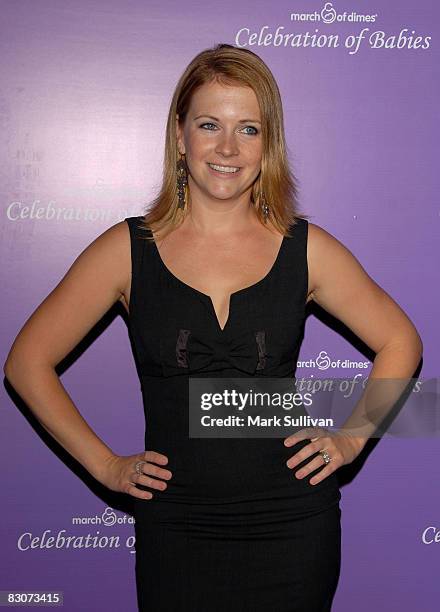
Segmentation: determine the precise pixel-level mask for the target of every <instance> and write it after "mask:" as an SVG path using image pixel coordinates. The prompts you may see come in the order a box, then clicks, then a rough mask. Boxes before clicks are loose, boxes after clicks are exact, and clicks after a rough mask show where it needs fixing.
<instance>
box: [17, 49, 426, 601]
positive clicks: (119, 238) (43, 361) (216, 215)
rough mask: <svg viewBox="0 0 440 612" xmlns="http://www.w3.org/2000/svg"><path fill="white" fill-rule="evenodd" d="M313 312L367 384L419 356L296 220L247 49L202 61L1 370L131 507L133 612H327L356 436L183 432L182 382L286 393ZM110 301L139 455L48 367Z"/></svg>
mask: <svg viewBox="0 0 440 612" xmlns="http://www.w3.org/2000/svg"><path fill="white" fill-rule="evenodd" d="M312 299H313V300H315V301H316V302H317V303H318V304H320V305H321V306H322V307H323V308H325V309H326V310H328V311H329V312H331V313H332V314H333V315H334V316H336V317H338V318H339V319H340V320H341V321H343V322H344V323H345V324H346V325H347V326H348V327H349V328H351V329H352V330H353V331H354V332H355V333H356V334H357V335H358V336H359V337H360V338H361V339H362V340H363V341H364V342H365V343H366V344H367V345H368V346H369V347H370V348H371V349H372V350H374V351H375V352H376V358H375V361H374V364H373V368H372V371H371V373H370V375H371V377H377V378H392V377H395V378H403V377H408V376H411V375H412V374H413V372H414V370H415V368H416V366H417V364H418V362H419V360H420V357H421V353H422V343H421V340H420V338H419V335H418V333H417V331H416V330H415V328H414V326H413V324H412V323H411V321H410V320H409V319H408V317H407V316H406V315H405V313H404V312H403V311H402V310H401V309H400V307H399V306H398V305H397V304H396V303H395V302H394V301H393V300H392V299H391V298H390V297H389V296H388V295H387V294H386V293H385V292H384V291H383V290H382V289H381V288H380V287H379V286H378V285H377V284H376V283H375V282H374V281H373V280H372V279H371V278H370V277H369V276H368V275H367V274H366V272H365V271H364V270H363V268H362V267H361V265H360V264H359V263H358V261H357V260H356V259H355V257H354V256H353V255H352V254H351V253H350V251H348V249H346V248H345V247H344V246H343V245H342V244H341V243H340V242H339V241H338V240H337V239H336V238H334V237H333V236H331V235H330V234H329V233H327V232H326V231H325V230H324V229H322V228H320V227H319V226H317V225H315V224H312V223H309V222H308V221H307V219H306V217H305V216H304V215H301V214H300V213H299V211H298V210H297V202H296V181H295V180H294V177H293V174H292V173H291V170H290V169H289V165H288V161H287V155H286V146H285V137H284V127H283V114H282V103H281V99H280V94H279V90H278V87H277V84H276V82H275V80H274V77H273V75H272V74H271V72H270V70H269V69H268V67H267V66H266V64H265V63H264V62H263V61H262V60H261V59H260V58H259V57H258V56H257V55H255V54H254V53H252V52H251V51H248V50H245V49H239V48H235V47H233V46H231V45H217V46H216V47H215V48H213V49H208V50H205V51H203V52H201V53H199V54H198V55H197V56H196V57H195V58H194V59H193V60H192V61H191V63H190V64H189V65H188V67H187V68H186V70H185V71H184V73H183V74H182V76H181V78H180V80H179V82H178V84H177V86H176V89H175V92H174V96H173V98H172V102H171V106H170V109H169V115H168V123H167V128H166V148H165V159H164V178H163V185H162V189H161V191H160V193H159V195H158V197H157V198H156V199H155V201H154V202H153V203H152V205H151V206H150V207H149V208H148V210H147V211H146V213H145V215H140V216H139V217H129V218H127V219H125V220H124V221H122V222H121V223H117V224H116V225H114V226H112V227H110V228H109V229H108V230H107V231H106V232H104V233H103V234H102V235H100V236H99V237H98V238H97V239H96V240H95V241H94V242H93V243H92V244H90V246H89V247H88V248H86V249H85V251H84V252H83V253H81V255H80V256H79V257H78V259H77V260H76V261H75V263H74V264H73V266H72V267H71V269H70V270H69V271H68V273H67V274H66V276H65V277H64V278H63V279H62V281H61V282H60V283H59V285H58V286H57V287H56V288H55V290H54V291H53V292H52V293H51V294H50V295H49V296H48V297H47V298H46V299H45V300H44V302H43V303H42V304H41V305H40V306H39V307H38V309H37V310H36V311H35V312H34V314H33V315H32V316H31V317H30V319H29V320H28V321H27V322H26V324H25V325H24V327H23V329H22V330H21V331H20V333H19V335H18V337H17V338H16V340H15V342H14V344H13V347H12V349H11V351H10V354H9V356H8V359H7V362H6V365H5V373H6V376H7V377H8V379H9V380H10V381H11V383H12V384H13V385H14V386H15V387H16V389H17V390H18V392H19V393H21V395H22V396H23V397H24V399H25V400H26V401H27V402H28V403H29V405H30V406H31V408H32V409H33V411H34V412H35V414H36V415H37V417H38V418H39V420H40V421H41V423H42V424H43V425H44V427H45V428H46V429H47V430H48V431H49V432H50V433H51V434H52V435H53V437H54V438H55V439H56V440H57V441H58V442H60V443H61V444H62V445H63V446H64V447H65V448H66V449H67V450H68V451H69V452H70V453H71V454H72V455H73V456H74V457H75V458H76V459H77V460H78V461H80V462H81V463H82V464H83V465H84V466H85V467H86V468H87V469H88V470H89V472H90V473H91V474H92V475H93V476H94V477H95V478H97V479H98V480H99V481H100V482H101V483H103V484H104V485H106V486H107V487H108V488H109V489H111V490H113V491H120V492H124V493H126V494H127V495H129V496H132V497H133V498H134V515H135V519H136V528H135V529H136V584H137V594H138V604H139V610H142V611H147V610H149V611H152V612H159V611H160V612H171V611H173V612H177V611H179V610H183V611H188V612H216V611H221V612H224V611H225V610H228V611H229V612H244V611H245V610H246V611H252V612H259V611H261V612H262V611H264V612H267V610H274V611H276V612H288V611H289V612H291V611H295V612H325V611H328V610H330V609H331V603H332V599H333V596H334V593H335V590H336V586H337V582H338V576H339V572H340V560H341V522H340V515H341V511H340V507H339V500H340V490H339V486H338V479H337V469H338V467H340V466H341V465H344V464H347V463H350V462H351V461H353V459H354V458H355V457H356V456H357V455H358V454H359V453H360V452H361V450H362V448H363V446H364V445H365V442H366V437H356V436H353V435H349V434H348V433H347V435H339V436H331V437H330V436H329V435H327V432H326V431H319V432H317V433H318V435H316V436H313V437H308V438H306V437H304V436H303V438H302V439H299V440H298V439H297V440H295V439H294V438H293V437H290V436H289V438H287V439H282V438H275V437H272V438H252V437H251V438H244V437H243V438H229V439H228V438H194V437H190V436H189V433H188V418H189V415H188V386H189V379H190V378H191V377H231V378H232V377H234V378H238V377H256V376H258V377H275V378H276V377H293V376H294V373H295V365H296V360H297V355H298V352H299V349H300V345H301V339H302V331H303V324H304V319H305V312H306V303H307V302H308V301H310V300H312ZM116 300H121V301H122V302H123V304H124V305H125V307H126V309H127V311H128V313H129V315H128V317H129V329H130V335H131V339H132V341H133V347H134V354H135V358H136V361H137V365H138V371H139V376H140V381H141V386H142V394H143V399H144V408H145V413H146V435H145V449H144V450H141V451H139V452H137V453H135V454H133V455H131V456H128V457H125V456H118V455H116V454H115V453H114V452H113V451H112V450H111V449H110V448H109V447H108V446H107V445H106V444H105V443H104V442H103V441H101V440H100V439H99V438H98V437H97V436H96V434H95V433H94V432H93V431H92V430H91V429H90V427H89V426H88V424H87V423H86V422H85V421H84V419H83V418H82V416H81V415H80V414H79V412H78V411H77V409H76V408H75V406H74V405H73V402H72V401H71V399H70V397H69V396H68V395H67V393H66V391H65V389H64V388H63V386H62V385H61V383H60V380H59V379H58V377H57V376H56V374H55V370H54V368H55V366H56V365H57V363H59V362H60V361H61V360H62V359H63V358H64V357H65V356H66V355H67V354H68V353H69V352H70V351H71V350H72V349H73V348H74V347H75V345H76V344H77V343H78V342H79V341H80V340H81V339H82V338H83V337H84V335H85V334H86V333H87V332H88V331H89V330H90V329H91V328H92V327H93V326H94V324H95V323H96V322H97V321H99V319H100V318H101V317H102V316H103V315H104V314H105V313H106V311H107V310H108V309H109V308H110V307H111V306H112V304H114V303H115V302H116ZM289 440H290V441H291V442H292V443H295V444H294V445H293V446H291V447H289V446H288V441H289ZM300 468H301V469H300Z"/></svg>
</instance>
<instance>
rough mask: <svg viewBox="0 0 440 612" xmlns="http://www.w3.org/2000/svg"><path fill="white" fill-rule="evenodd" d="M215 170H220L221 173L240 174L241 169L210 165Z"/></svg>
mask: <svg viewBox="0 0 440 612" xmlns="http://www.w3.org/2000/svg"><path fill="white" fill-rule="evenodd" d="M208 165H209V166H211V168H214V170H218V171H219V172H238V171H239V170H240V168H232V167H228V166H216V165H215V164H208Z"/></svg>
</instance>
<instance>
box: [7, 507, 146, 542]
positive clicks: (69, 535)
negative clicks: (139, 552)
mask: <svg viewBox="0 0 440 612" xmlns="http://www.w3.org/2000/svg"><path fill="white" fill-rule="evenodd" d="M134 522H135V521H134V518H133V517H132V516H130V515H127V514H122V515H120V514H118V513H116V512H115V510H113V508H110V507H108V506H107V507H106V508H104V510H103V512H102V513H101V514H95V515H88V516H87V515H86V516H73V517H72V518H71V523H72V525H73V526H75V527H81V526H82V525H84V526H90V525H99V526H102V527H104V529H105V532H101V531H100V530H99V529H96V530H95V531H94V532H92V530H89V529H88V530H85V531H79V530H75V532H73V530H72V531H69V530H68V529H58V530H57V531H52V530H51V529H45V530H44V531H42V532H39V533H38V532H30V531H25V532H23V533H21V534H20V535H19V536H18V539H17V548H18V550H20V551H24V552H31V553H34V552H35V550H37V549H38V550H42V551H44V553H45V554H47V551H48V550H51V549H56V550H60V549H61V550H65V549H69V550H72V551H73V552H76V551H77V550H78V549H80V550H83V549H97V550H100V551H101V550H103V549H106V548H108V549H115V548H116V549H117V548H120V549H123V550H128V551H129V552H130V553H134V552H135V550H134V547H135V541H136V536H135V535H134V534H133V531H132V530H130V533H129V534H127V533H124V531H125V529H124V527H126V526H132V525H133V524H134ZM112 527H113V528H114V529H112V530H110V529H109V530H107V529H106V528H112Z"/></svg>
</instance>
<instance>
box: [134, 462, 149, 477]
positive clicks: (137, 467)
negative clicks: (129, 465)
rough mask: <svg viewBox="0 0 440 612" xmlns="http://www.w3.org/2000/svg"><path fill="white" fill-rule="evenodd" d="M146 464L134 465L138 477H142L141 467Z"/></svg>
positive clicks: (138, 463)
mask: <svg viewBox="0 0 440 612" xmlns="http://www.w3.org/2000/svg"><path fill="white" fill-rule="evenodd" d="M144 463H147V461H138V462H137V463H136V465H135V468H134V469H135V470H136V472H137V473H138V474H139V476H142V474H143V472H142V471H141V465H142V464H144Z"/></svg>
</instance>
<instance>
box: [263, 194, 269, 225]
mask: <svg viewBox="0 0 440 612" xmlns="http://www.w3.org/2000/svg"><path fill="white" fill-rule="evenodd" d="M261 208H262V210H263V219H264V222H265V223H266V222H267V219H268V217H269V213H270V208H269V204H268V203H267V202H266V198H265V195H264V191H262V192H261Z"/></svg>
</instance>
